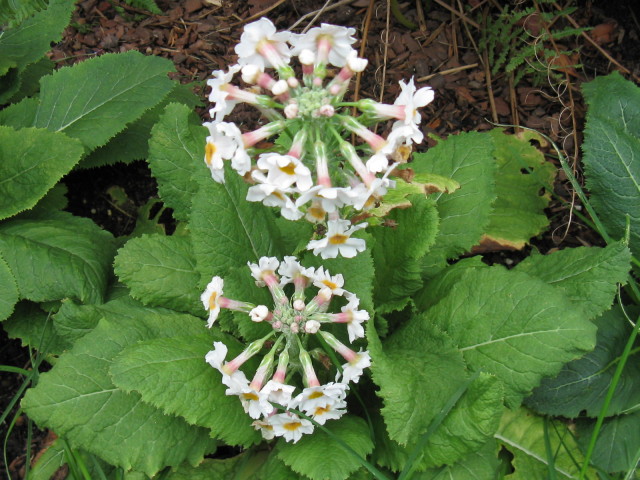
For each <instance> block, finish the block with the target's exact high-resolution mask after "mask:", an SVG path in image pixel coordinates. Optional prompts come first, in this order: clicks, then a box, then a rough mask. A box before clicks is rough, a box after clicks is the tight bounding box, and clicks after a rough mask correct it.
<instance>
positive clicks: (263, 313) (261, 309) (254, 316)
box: [249, 305, 269, 322]
mask: <svg viewBox="0 0 640 480" xmlns="http://www.w3.org/2000/svg"><path fill="white" fill-rule="evenodd" d="M249 316H250V317H251V320H253V321H254V322H262V321H263V320H264V319H265V318H267V317H268V316H269V309H268V308H267V307H266V306H265V305H258V306H257V307H255V308H254V309H252V310H251V311H250V312H249Z"/></svg>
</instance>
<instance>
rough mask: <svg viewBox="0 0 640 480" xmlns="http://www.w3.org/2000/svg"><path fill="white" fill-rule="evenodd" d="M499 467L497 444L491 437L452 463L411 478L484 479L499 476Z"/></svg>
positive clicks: (429, 479) (435, 479) (428, 479)
mask: <svg viewBox="0 0 640 480" xmlns="http://www.w3.org/2000/svg"><path fill="white" fill-rule="evenodd" d="M499 469H500V461H499V460H498V445H497V443H496V441H495V440H493V439H492V440H490V441H489V442H487V443H486V444H485V446H484V447H483V448H481V449H480V450H478V451H475V452H472V453H470V454H469V455H466V456H465V457H464V458H463V459H462V460H460V461H458V462H456V463H455V464H454V465H447V466H444V467H441V468H439V469H437V470H436V469H433V470H428V471H426V472H422V473H418V474H415V475H414V476H413V477H411V478H412V479H413V480H454V479H455V480H486V479H489V478H500V477H499V476H498V470H499Z"/></svg>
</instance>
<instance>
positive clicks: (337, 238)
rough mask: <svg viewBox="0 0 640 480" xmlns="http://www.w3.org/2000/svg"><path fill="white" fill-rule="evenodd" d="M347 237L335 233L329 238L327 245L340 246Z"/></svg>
mask: <svg viewBox="0 0 640 480" xmlns="http://www.w3.org/2000/svg"><path fill="white" fill-rule="evenodd" d="M347 240H349V237H348V236H347V235H342V234H341V233H336V234H335V235H333V236H331V237H329V243H330V244H331V245H342V244H343V243H345V242H346V241H347Z"/></svg>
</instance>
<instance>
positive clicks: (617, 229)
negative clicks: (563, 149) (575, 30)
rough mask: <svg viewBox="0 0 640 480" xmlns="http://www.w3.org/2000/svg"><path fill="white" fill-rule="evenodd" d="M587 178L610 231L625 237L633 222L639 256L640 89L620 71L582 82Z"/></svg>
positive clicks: (634, 247)
mask: <svg viewBox="0 0 640 480" xmlns="http://www.w3.org/2000/svg"><path fill="white" fill-rule="evenodd" d="M583 91H584V96H585V100H586V101H587V104H588V106H589V108H588V110H587V124H586V127H585V131H584V143H583V148H584V158H583V163H584V166H585V178H586V184H587V188H588V189H589V192H590V194H591V195H590V197H589V198H590V202H591V204H592V205H593V208H594V209H595V211H596V213H597V214H598V217H599V218H600V221H601V222H602V223H603V224H604V227H605V228H606V230H607V233H608V234H609V235H611V236H612V237H613V238H616V239H621V238H623V237H624V236H625V231H626V216H627V215H629V217H630V221H631V243H630V248H631V251H632V252H633V254H634V255H635V256H636V257H638V256H640V216H639V215H638V212H640V114H639V112H640V90H639V89H638V87H637V86H636V85H634V84H633V83H632V82H630V81H628V80H625V79H624V78H623V77H622V76H621V75H620V74H619V73H617V72H614V73H613V74H611V75H607V76H603V77H598V78H596V79H595V80H593V81H592V82H589V83H586V84H584V85H583Z"/></svg>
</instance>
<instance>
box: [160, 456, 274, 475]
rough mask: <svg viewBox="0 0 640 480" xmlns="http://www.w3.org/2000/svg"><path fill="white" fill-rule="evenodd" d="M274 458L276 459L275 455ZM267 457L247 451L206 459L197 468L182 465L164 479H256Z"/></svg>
mask: <svg viewBox="0 0 640 480" xmlns="http://www.w3.org/2000/svg"><path fill="white" fill-rule="evenodd" d="M272 456H273V457H275V455H272ZM265 457H266V452H258V453H255V452H253V451H251V450H247V451H244V452H242V453H241V454H240V455H236V456H235V457H231V458H224V459H217V458H216V459H213V458H205V459H204V461H203V462H202V463H201V464H200V465H198V466H197V467H192V466H190V465H181V466H180V467H179V468H177V469H175V470H174V471H172V472H171V473H169V474H168V475H166V476H165V477H164V478H165V480H212V479H220V480H222V479H226V478H233V479H234V480H249V479H254V478H256V477H255V475H256V470H257V469H260V467H262V465H263V464H264V462H265Z"/></svg>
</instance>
